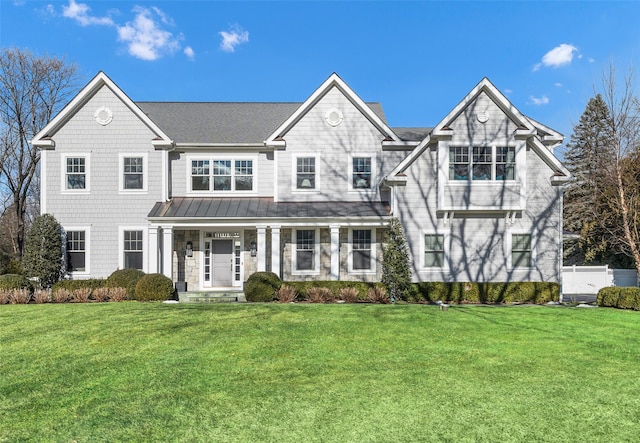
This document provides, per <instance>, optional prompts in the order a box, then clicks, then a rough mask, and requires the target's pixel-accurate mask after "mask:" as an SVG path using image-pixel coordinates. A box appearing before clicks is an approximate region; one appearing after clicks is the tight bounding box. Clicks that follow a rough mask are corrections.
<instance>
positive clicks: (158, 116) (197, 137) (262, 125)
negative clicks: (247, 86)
mask: <svg viewBox="0 0 640 443" xmlns="http://www.w3.org/2000/svg"><path fill="white" fill-rule="evenodd" d="M136 104H137V105H138V106H139V107H140V108H141V109H142V110H143V111H144V112H145V114H146V115H147V116H148V117H149V118H150V119H151V120H153V121H154V122H156V123H157V124H158V126H160V127H161V128H162V129H163V130H164V131H165V132H166V133H167V134H168V135H169V136H170V137H171V138H172V140H174V141H175V142H176V144H178V145H181V144H182V145H200V146H206V145H225V144H226V145H233V146H238V145H259V146H263V145H264V141H265V140H266V139H267V138H268V137H269V136H270V135H271V134H272V133H273V131H274V130H275V129H276V128H277V127H278V126H280V125H281V124H282V123H283V122H284V121H285V120H287V119H288V118H289V117H290V116H291V115H292V114H293V113H294V112H296V110H297V109H298V108H300V106H302V103H301V102H297V103H296V102H289V103H287V102H282V103H264V102H263V103H258V102H136ZM367 106H368V107H369V108H370V109H371V110H372V111H373V112H374V113H375V115H376V116H377V117H378V118H380V119H381V120H382V121H385V117H384V113H383V111H382V106H380V104H379V103H367Z"/></svg>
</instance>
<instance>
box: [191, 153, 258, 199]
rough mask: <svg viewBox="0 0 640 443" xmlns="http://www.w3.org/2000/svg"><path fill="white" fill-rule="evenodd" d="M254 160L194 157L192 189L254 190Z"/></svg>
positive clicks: (220, 190) (215, 190)
mask: <svg viewBox="0 0 640 443" xmlns="http://www.w3.org/2000/svg"><path fill="white" fill-rule="evenodd" d="M254 173H255V171H254V160H250V159H232V158H231V159H192V160H191V191H196V192H198V191H213V192H232V191H239V192H250V191H253V190H254V188H253V181H254Z"/></svg>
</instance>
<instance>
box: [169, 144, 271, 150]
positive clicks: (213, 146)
mask: <svg viewBox="0 0 640 443" xmlns="http://www.w3.org/2000/svg"><path fill="white" fill-rule="evenodd" d="M175 147H176V148H181V149H193V150H211V149H214V150H216V149H220V150H225V151H228V150H229V149H232V150H233V148H238V149H243V150H254V151H264V150H265V149H270V147H269V146H265V144H264V143H175Z"/></svg>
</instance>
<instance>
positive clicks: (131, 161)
mask: <svg viewBox="0 0 640 443" xmlns="http://www.w3.org/2000/svg"><path fill="white" fill-rule="evenodd" d="M122 162H123V164H122V168H123V172H122V173H123V177H122V178H123V182H122V185H123V186H122V188H123V189H125V190H142V189H144V176H143V163H144V159H143V157H124V158H123V159H122Z"/></svg>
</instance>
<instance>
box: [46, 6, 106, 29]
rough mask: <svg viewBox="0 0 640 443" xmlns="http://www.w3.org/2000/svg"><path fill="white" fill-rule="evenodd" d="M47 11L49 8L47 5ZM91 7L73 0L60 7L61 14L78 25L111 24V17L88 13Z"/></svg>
mask: <svg viewBox="0 0 640 443" xmlns="http://www.w3.org/2000/svg"><path fill="white" fill-rule="evenodd" d="M47 9H48V10H49V11H51V9H50V8H48V7H47ZM90 10H91V8H90V7H89V6H88V5H87V4H86V3H76V1H75V0H69V5H68V6H63V7H62V15H63V16H64V17H67V18H70V19H73V20H75V21H77V22H78V23H79V24H80V26H91V25H105V26H113V25H114V24H115V23H113V20H111V17H95V16H92V15H89V11H90Z"/></svg>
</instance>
